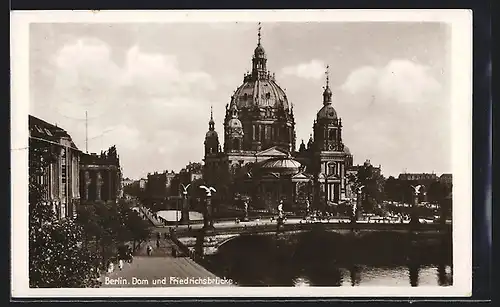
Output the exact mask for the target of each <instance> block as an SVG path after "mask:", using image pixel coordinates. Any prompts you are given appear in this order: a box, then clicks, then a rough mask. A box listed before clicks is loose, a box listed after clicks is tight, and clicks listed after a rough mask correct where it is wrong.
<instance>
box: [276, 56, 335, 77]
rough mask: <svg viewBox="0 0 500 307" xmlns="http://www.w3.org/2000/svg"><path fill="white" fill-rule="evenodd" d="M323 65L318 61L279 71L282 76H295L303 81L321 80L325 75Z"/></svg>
mask: <svg viewBox="0 0 500 307" xmlns="http://www.w3.org/2000/svg"><path fill="white" fill-rule="evenodd" d="M325 67H326V66H325V64H324V63H323V62H322V61H319V60H311V61H310V62H308V63H300V64H297V65H295V66H287V67H284V68H283V69H282V70H281V73H282V74H283V75H285V76H286V75H288V76H295V77H299V78H304V79H315V80H317V79H321V78H323V77H324V75H325Z"/></svg>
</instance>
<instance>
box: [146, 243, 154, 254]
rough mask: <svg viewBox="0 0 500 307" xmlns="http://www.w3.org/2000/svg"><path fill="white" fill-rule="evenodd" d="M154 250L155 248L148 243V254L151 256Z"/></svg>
mask: <svg viewBox="0 0 500 307" xmlns="http://www.w3.org/2000/svg"><path fill="white" fill-rule="evenodd" d="M152 251H153V248H152V247H151V246H150V245H148V247H147V252H148V256H151V252H152Z"/></svg>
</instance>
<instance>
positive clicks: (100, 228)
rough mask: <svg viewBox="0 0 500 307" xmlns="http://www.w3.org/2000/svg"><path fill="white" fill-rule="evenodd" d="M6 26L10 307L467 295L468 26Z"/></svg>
mask: <svg viewBox="0 0 500 307" xmlns="http://www.w3.org/2000/svg"><path fill="white" fill-rule="evenodd" d="M11 19H12V21H11V23H12V33H11V41H12V43H13V47H12V48H13V49H12V50H13V57H12V71H13V72H12V74H13V79H12V80H13V82H12V90H13V96H12V97H13V100H12V101H13V104H12V113H11V117H12V139H13V140H12V149H11V150H12V157H13V158H12V159H13V166H12V169H13V170H14V172H13V175H12V176H13V177H12V191H13V198H12V199H13V201H12V208H13V209H12V210H13V214H12V216H13V221H12V230H13V231H12V233H13V235H12V238H13V241H12V242H13V248H12V267H13V273H12V274H13V281H12V283H13V291H14V292H13V293H17V294H19V295H21V296H30V297H33V296H35V297H36V296H40V297H42V296H54V297H61V296H72V295H75V296H79V297H82V296H92V297H98V296H111V297H115V296H116V297H121V296H131V295H133V296H141V295H142V296H143V295H150V296H153V295H154V296H167V297H168V296H175V297H179V296H180V297H210V296H218V297H229V298H231V297H235V296H284V297H294V296H316V297H321V296H328V297H332V296H347V295H348V296H366V295H370V296H377V295H380V296H383V295H392V296H419V295H420V296H422V295H426V296H429V295H431V296H467V295H470V292H471V275H472V269H471V250H472V247H471V246H472V239H471V232H472V228H471V227H472V226H471V225H472V224H471V219H472V211H471V208H472V199H471V195H472V192H471V182H472V179H471V163H470V158H471V136H470V135H471V129H472V126H471V124H472V123H471V113H472V112H471V104H472V100H471V82H472V75H471V72H472V68H471V59H472V55H471V54H472V51H471V41H472V38H471V26H472V23H471V14H470V12H467V11H465V10H464V11H462V10H443V11H439V10H437V11H435V12H434V13H430V12H429V11H412V10H407V11H405V10H403V11H396V10H394V11H390V10H389V11H387V10H385V11H384V10H380V11H373V10H372V11H362V10H359V11H355V10H346V11H341V10H339V11H336V10H325V11H308V12H306V11H260V12H259V11H246V12H245V11H232V12H230V11H226V12H222V11H221V12H208V11H207V12H196V11H193V12H190V13H184V12H179V11H178V12H175V11H173V12H153V11H151V12H119V11H116V12H105V11H102V12H76V11H75V12H70V11H61V12H50V13H48V12H43V11H39V12H13V13H12V17H11ZM23 259H24V262H23ZM61 288H67V289H61ZM124 288H126V289H124ZM162 288H169V289H168V290H162ZM273 289H275V290H273ZM82 291H83V292H82Z"/></svg>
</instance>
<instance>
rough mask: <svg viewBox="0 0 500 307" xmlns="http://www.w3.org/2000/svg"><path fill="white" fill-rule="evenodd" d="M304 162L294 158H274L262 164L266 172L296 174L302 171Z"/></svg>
mask: <svg viewBox="0 0 500 307" xmlns="http://www.w3.org/2000/svg"><path fill="white" fill-rule="evenodd" d="M301 167H302V164H300V162H299V161H297V160H294V159H292V158H289V157H287V158H272V159H269V160H266V161H264V162H263V163H262V164H261V165H260V169H261V171H264V172H265V173H279V174H282V175H287V174H288V175H295V174H298V173H299V172H300V169H301Z"/></svg>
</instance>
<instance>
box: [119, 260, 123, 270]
mask: <svg viewBox="0 0 500 307" xmlns="http://www.w3.org/2000/svg"><path fill="white" fill-rule="evenodd" d="M118 267H119V268H120V271H121V270H122V269H123V259H120V261H118Z"/></svg>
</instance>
